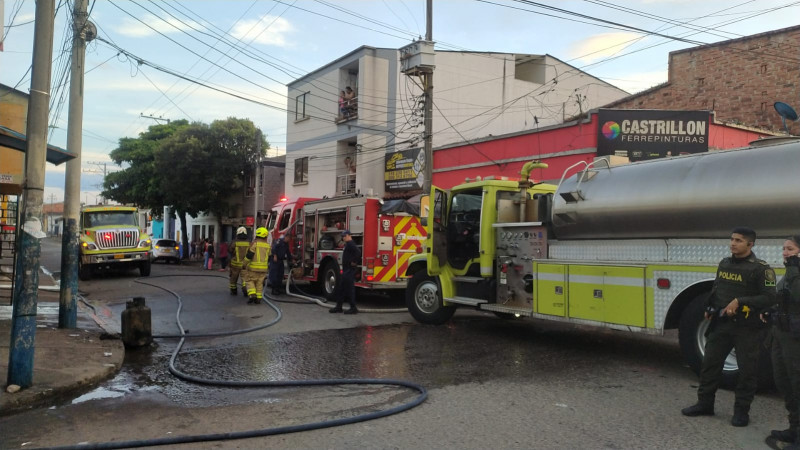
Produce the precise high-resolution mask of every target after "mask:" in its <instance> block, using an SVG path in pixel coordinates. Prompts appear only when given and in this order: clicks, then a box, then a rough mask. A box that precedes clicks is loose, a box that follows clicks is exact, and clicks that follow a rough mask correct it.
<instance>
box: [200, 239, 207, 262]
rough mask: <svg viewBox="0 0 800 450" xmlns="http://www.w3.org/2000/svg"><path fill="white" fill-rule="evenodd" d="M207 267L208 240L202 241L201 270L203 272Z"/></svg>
mask: <svg viewBox="0 0 800 450" xmlns="http://www.w3.org/2000/svg"><path fill="white" fill-rule="evenodd" d="M206 267H208V238H206V239H203V267H201V269H203V270H205V269H206Z"/></svg>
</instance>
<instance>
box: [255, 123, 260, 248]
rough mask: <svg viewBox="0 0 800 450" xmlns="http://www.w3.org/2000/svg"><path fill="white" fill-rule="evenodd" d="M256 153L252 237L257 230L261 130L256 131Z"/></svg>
mask: <svg viewBox="0 0 800 450" xmlns="http://www.w3.org/2000/svg"><path fill="white" fill-rule="evenodd" d="M256 153H258V161H256V174H255V179H254V180H253V205H254V207H253V236H255V235H256V228H258V206H259V204H258V193H259V189H258V174H259V173H261V130H256Z"/></svg>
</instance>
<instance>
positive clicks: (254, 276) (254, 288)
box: [242, 227, 270, 304]
mask: <svg viewBox="0 0 800 450" xmlns="http://www.w3.org/2000/svg"><path fill="white" fill-rule="evenodd" d="M267 234H269V233H268V232H267V229H266V228H264V227H259V228H258V229H257V230H256V239H255V240H254V241H253V243H252V244H250V248H248V249H247V254H246V255H245V258H244V262H243V264H242V268H243V269H244V280H245V283H246V284H247V296H248V297H250V299H249V300H248V301H247V303H255V304H258V303H261V295H262V291H263V290H264V279H265V278H266V277H267V267H268V264H269V250H270V245H269V242H267Z"/></svg>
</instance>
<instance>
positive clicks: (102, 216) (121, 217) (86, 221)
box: [83, 211, 137, 228]
mask: <svg viewBox="0 0 800 450" xmlns="http://www.w3.org/2000/svg"><path fill="white" fill-rule="evenodd" d="M112 225H121V226H134V227H135V226H137V223H136V212H135V211H93V212H85V213H83V227H84V228H93V227H104V226H112Z"/></svg>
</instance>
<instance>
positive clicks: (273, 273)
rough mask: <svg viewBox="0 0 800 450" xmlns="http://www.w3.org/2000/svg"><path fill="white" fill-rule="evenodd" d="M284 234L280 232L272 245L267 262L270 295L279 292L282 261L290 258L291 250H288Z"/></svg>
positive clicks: (281, 278)
mask: <svg viewBox="0 0 800 450" xmlns="http://www.w3.org/2000/svg"><path fill="white" fill-rule="evenodd" d="M285 237H286V236H285V235H284V234H283V233H281V235H280V237H278V240H277V241H276V242H275V245H273V246H272V256H271V257H270V262H269V284H270V285H272V295H280V294H281V284H283V269H284V267H283V264H284V263H283V262H284V261H286V260H289V262H291V260H292V252H291V251H289V244H287V243H286V239H285Z"/></svg>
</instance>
